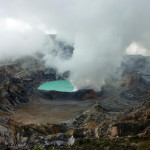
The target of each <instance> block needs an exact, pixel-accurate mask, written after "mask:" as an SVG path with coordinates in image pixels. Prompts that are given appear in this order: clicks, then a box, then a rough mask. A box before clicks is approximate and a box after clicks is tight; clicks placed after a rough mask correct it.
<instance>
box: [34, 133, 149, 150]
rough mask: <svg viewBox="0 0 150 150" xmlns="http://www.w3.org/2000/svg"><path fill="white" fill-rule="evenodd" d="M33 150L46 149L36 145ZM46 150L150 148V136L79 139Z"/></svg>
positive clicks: (129, 149)
mask: <svg viewBox="0 0 150 150" xmlns="http://www.w3.org/2000/svg"><path fill="white" fill-rule="evenodd" d="M33 150H44V149H42V148H41V149H40V148H39V147H35V148H34V149H33ZM46 150H150V136H142V137H139V136H131V137H119V138H111V139H110V138H100V139H78V140H77V141H76V142H75V144H74V145H72V146H69V147H67V146H66V147H59V148H54V147H50V148H49V149H46Z"/></svg>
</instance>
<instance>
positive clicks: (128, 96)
mask: <svg viewBox="0 0 150 150" xmlns="http://www.w3.org/2000/svg"><path fill="white" fill-rule="evenodd" d="M26 59H27V58H26ZM26 59H24V61H21V62H22V63H20V62H18V61H17V62H16V63H9V64H3V65H1V67H0V75H1V88H0V90H1V103H0V110H1V113H0V135H1V138H0V141H1V144H0V145H1V146H0V149H6V148H11V149H32V148H33V147H34V146H35V145H36V146H40V147H45V148H49V147H51V146H54V147H55V149H69V147H67V145H68V141H70V140H71V138H72V141H74V139H75V140H76V143H75V144H74V145H73V146H71V147H70V149H78V148H79V147H80V148H82V149H98V148H99V149H105V148H110V149H113V148H114V147H118V148H120V149H121V148H122V149H137V148H141V147H142V144H144V145H146V144H147V143H148V141H149V140H150V138H149V128H150V122H149V116H150V109H149V103H150V102H149V95H150V93H149V91H150V72H149V69H148V68H149V67H150V66H149V64H150V63H149V62H150V57H144V56H126V57H125V58H124V61H123V62H122V66H121V68H123V70H121V71H122V75H120V76H118V74H120V73H119V72H120V71H119V70H118V73H117V74H116V75H115V76H112V77H111V78H110V79H108V80H107V82H106V84H105V85H104V86H103V87H102V90H101V92H94V91H92V90H80V91H77V92H69V93H68V92H57V91H42V90H38V89H37V88H38V86H39V85H40V84H41V83H44V82H46V81H54V80H64V79H67V78H68V76H69V74H68V72H66V73H63V74H62V75H60V74H58V73H57V72H56V70H54V69H52V68H45V67H44V66H43V65H42V62H40V61H39V60H40V59H39V60H38V61H37V60H36V59H34V58H32V57H30V59H29V58H28V59H27V60H26ZM137 62H138V63H137ZM28 64H29V65H28ZM24 66H27V67H24ZM118 136H119V137H118ZM93 138H94V139H96V140H92V139H93ZM87 139H89V140H88V141H87ZM136 142H138V143H140V144H136ZM104 143H105V144H104ZM148 146H149V145H148Z"/></svg>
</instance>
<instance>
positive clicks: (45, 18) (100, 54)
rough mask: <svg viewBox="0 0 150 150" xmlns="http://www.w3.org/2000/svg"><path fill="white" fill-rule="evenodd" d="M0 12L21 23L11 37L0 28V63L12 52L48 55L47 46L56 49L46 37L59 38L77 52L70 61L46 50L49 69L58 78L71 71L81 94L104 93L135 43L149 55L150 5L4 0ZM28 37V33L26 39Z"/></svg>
mask: <svg viewBox="0 0 150 150" xmlns="http://www.w3.org/2000/svg"><path fill="white" fill-rule="evenodd" d="M0 8H1V9H0V16H1V18H4V19H6V18H8V17H9V18H13V19H15V20H17V22H18V23H17V24H15V25H14V26H17V31H16V29H15V28H16V27H13V32H10V31H8V29H7V30H6V29H4V30H3V29H2V28H3V27H4V26H2V27H1V29H0V35H1V36H0V39H1V40H2V42H1V43H0V58H2V55H4V54H5V57H7V56H8V55H10V56H12V55H13V54H14V52H15V53H17V55H18V56H20V55H23V54H30V53H31V52H35V51H41V50H44V49H45V48H44V47H43V44H44V45H46V44H48V46H46V48H47V47H49V48H50V49H51V48H52V47H53V46H55V45H53V44H52V43H49V42H46V44H45V42H44V41H45V39H44V38H43V33H51V32H55V33H57V34H58V38H60V39H63V40H65V41H67V42H68V43H73V44H74V48H75V50H74V53H73V57H72V58H71V59H70V60H66V61H64V60H61V59H60V58H59V57H53V55H51V54H50V53H49V52H47V50H46V51H45V52H44V53H45V54H46V56H45V60H46V62H47V63H46V65H48V66H54V67H56V68H57V69H58V70H59V71H60V72H63V71H66V70H69V71H70V72H71V76H70V80H71V82H72V83H73V84H74V85H75V87H76V88H77V89H82V88H92V89H94V90H100V88H101V86H102V85H103V84H104V83H105V80H107V78H108V77H109V75H111V74H113V73H115V71H116V68H118V67H119V66H120V63H121V60H122V56H123V55H124V53H125V51H126V49H127V47H128V46H129V45H130V44H131V43H133V42H136V43H138V44H139V45H142V47H144V48H145V49H147V52H146V53H148V52H149V50H148V49H149V48H150V42H149V39H150V30H149V26H150V20H149V17H150V9H149V8H150V1H147V0H142V1H141V0H126V1H123V0H111V1H110V0H94V1H92V0H82V1H81V0H61V1H60V0H45V1H43V0H14V1H13V2H12V0H2V1H1V2H0ZM9 23H10V24H11V23H12V22H11V21H10V20H9ZM12 24H13V23H12ZM23 24H24V25H23ZM12 26H13V25H12ZM23 26H24V27H23ZM9 28H10V27H9ZM18 28H19V30H18ZM11 30H12V27H11ZM14 31H15V33H14ZM16 32H17V33H16ZM18 32H19V33H18ZM27 33H30V34H29V36H28V38H26V36H25V35H27ZM24 39H28V40H24ZM3 53H4V54H3Z"/></svg>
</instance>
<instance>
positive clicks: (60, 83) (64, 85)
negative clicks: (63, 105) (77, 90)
mask: <svg viewBox="0 0 150 150" xmlns="http://www.w3.org/2000/svg"><path fill="white" fill-rule="evenodd" d="M38 90H46V91H60V92H73V90H74V87H73V85H72V84H71V82H70V81H68V80H57V81H51V82H46V83H44V84H42V85H40V86H39V87H38Z"/></svg>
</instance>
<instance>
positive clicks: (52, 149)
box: [32, 146, 55, 150]
mask: <svg viewBox="0 0 150 150" xmlns="http://www.w3.org/2000/svg"><path fill="white" fill-rule="evenodd" d="M32 150H55V148H54V147H49V148H48V149H44V148H42V147H39V146H34V148H33V149H32Z"/></svg>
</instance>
